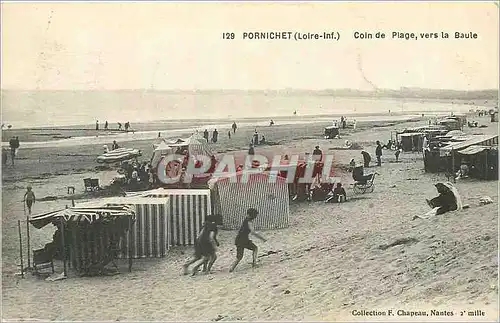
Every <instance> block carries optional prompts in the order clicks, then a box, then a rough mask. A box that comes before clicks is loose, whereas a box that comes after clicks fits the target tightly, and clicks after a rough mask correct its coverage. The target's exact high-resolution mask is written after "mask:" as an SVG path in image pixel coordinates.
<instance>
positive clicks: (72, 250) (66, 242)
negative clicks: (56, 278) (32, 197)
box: [29, 205, 135, 276]
mask: <svg viewBox="0 0 500 323" xmlns="http://www.w3.org/2000/svg"><path fill="white" fill-rule="evenodd" d="M134 221H135V211H134V208H133V207H132V206H131V205H114V206H107V205H94V206H87V207H83V206H79V207H72V208H66V209H62V210H58V211H53V212H48V213H44V214H40V215H35V216H32V217H31V218H30V221H29V222H30V223H31V224H32V225H33V226H34V227H35V228H38V229H41V228H43V227H45V226H46V225H47V224H49V223H52V224H54V225H56V226H57V227H58V231H59V233H60V234H59V236H58V238H57V239H56V238H54V239H55V240H56V241H53V244H51V243H49V244H47V245H46V246H45V248H44V249H43V250H39V252H44V253H46V256H45V257H48V258H52V257H54V255H55V254H54V250H57V249H58V247H59V245H60V250H61V251H62V259H63V261H64V276H66V260H67V259H68V258H69V261H70V263H71V264H72V265H73V268H74V269H75V270H76V271H77V272H79V273H80V274H82V275H95V274H99V273H100V272H101V271H102V270H103V269H104V267H105V266H106V265H107V264H109V263H110V262H113V259H115V258H116V257H117V254H118V252H119V250H118V249H119V246H120V245H121V244H123V242H124V240H125V238H126V237H127V235H128V234H130V232H131V227H132V223H133V222H134ZM56 233H57V231H56ZM131 268H132V264H131V262H130V263H129V270H131Z"/></svg>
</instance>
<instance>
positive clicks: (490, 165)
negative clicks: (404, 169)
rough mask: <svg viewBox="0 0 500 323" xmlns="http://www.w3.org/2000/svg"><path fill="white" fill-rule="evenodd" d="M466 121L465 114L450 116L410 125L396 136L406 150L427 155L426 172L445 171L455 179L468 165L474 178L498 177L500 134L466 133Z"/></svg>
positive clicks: (488, 178)
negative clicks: (499, 139) (413, 126)
mask: <svg viewBox="0 0 500 323" xmlns="http://www.w3.org/2000/svg"><path fill="white" fill-rule="evenodd" d="M466 124H467V119H466V117H465V116H463V115H459V116H450V117H446V118H444V119H441V120H440V121H438V122H437V124H436V125H429V126H422V127H415V128H408V129H404V130H403V131H399V132H396V133H393V134H392V136H395V137H396V140H397V141H399V142H401V148H402V150H403V151H406V152H410V151H414V152H415V151H416V152H421V153H422V154H423V160H424V169H425V171H426V172H429V173H439V172H443V173H445V174H446V175H447V177H452V176H453V179H455V174H457V173H459V172H460V170H461V169H464V167H465V168H466V169H468V174H467V176H468V177H470V178H477V179H484V180H493V179H498V135H484V134H478V135H473V134H465V133H464V132H462V129H463V127H464V126H465V125H466Z"/></svg>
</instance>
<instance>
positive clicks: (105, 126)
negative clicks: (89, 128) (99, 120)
mask: <svg viewBox="0 0 500 323" xmlns="http://www.w3.org/2000/svg"><path fill="white" fill-rule="evenodd" d="M104 130H108V120H106V122H105V123H104Z"/></svg>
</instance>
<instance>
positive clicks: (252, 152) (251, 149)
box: [248, 143, 255, 156]
mask: <svg viewBox="0 0 500 323" xmlns="http://www.w3.org/2000/svg"><path fill="white" fill-rule="evenodd" d="M248 154H249V155H251V156H253V155H255V148H254V147H253V143H250V148H248Z"/></svg>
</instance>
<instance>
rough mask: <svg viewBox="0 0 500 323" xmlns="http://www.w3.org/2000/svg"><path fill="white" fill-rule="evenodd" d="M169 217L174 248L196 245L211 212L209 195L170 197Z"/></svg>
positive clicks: (171, 240) (171, 241)
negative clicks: (197, 237) (199, 233)
mask: <svg viewBox="0 0 500 323" xmlns="http://www.w3.org/2000/svg"><path fill="white" fill-rule="evenodd" d="M169 197H170V205H169V207H168V217H169V221H168V222H169V225H170V243H171V244H172V245H174V246H187V245H193V244H194V243H195V239H196V236H197V234H198V232H199V231H200V230H201V227H202V225H203V222H204V221H205V217H206V216H207V215H209V214H210V212H211V203H210V195H209V194H208V192H207V194H196V195H194V194H193V195H191V194H174V195H169Z"/></svg>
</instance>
